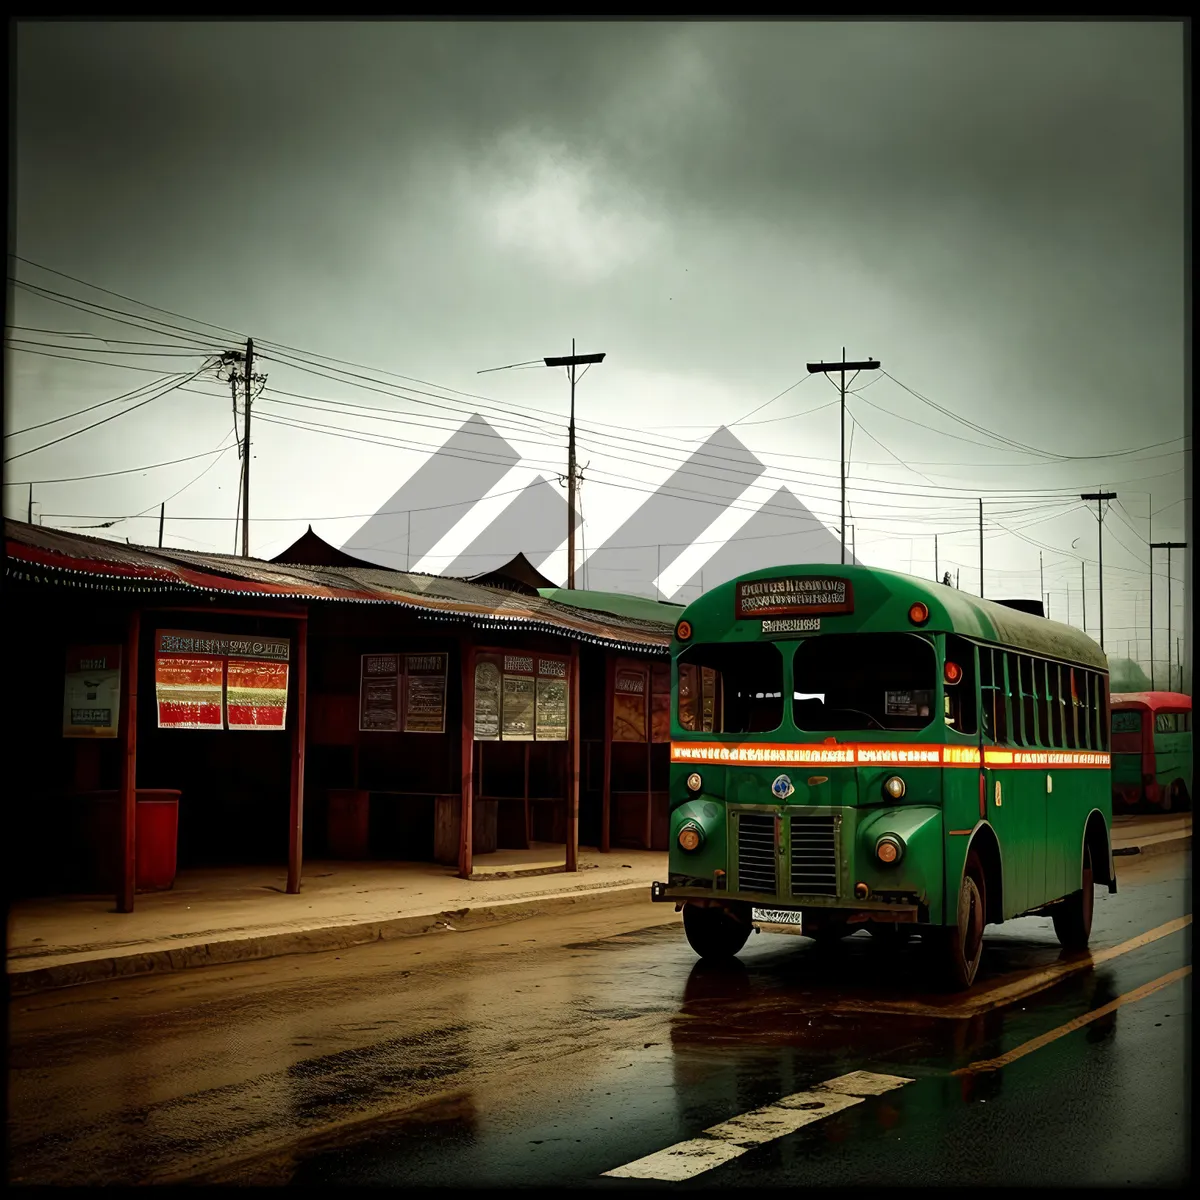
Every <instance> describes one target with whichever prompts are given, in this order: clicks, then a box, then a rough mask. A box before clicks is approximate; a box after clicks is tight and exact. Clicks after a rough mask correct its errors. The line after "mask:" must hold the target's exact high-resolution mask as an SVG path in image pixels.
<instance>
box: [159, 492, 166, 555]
mask: <svg viewBox="0 0 1200 1200" xmlns="http://www.w3.org/2000/svg"><path fill="white" fill-rule="evenodd" d="M166 520H167V502H166V501H165V500H164V501H163V502H162V503H161V504H160V505H159V506H158V548H159V549H160V550H161V549H162V539H163V525H164V524H165V523H166Z"/></svg>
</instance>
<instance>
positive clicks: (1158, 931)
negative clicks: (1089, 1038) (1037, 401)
mask: <svg viewBox="0 0 1200 1200" xmlns="http://www.w3.org/2000/svg"><path fill="white" fill-rule="evenodd" d="M1191 923H1192V914H1191V913H1185V914H1184V915H1183V916H1182V917H1176V918H1175V919H1174V920H1172V921H1167V922H1166V923H1165V924H1163V925H1159V926H1157V927H1156V928H1154V929H1148V930H1146V932H1145V933H1139V934H1137V936H1136V937H1131V938H1129V939H1128V940H1126V941H1124V942H1121V943H1119V944H1118V945H1116V946H1109V947H1107V948H1105V949H1103V950H1094V951H1093V952H1092V953H1091V954H1090V955H1088V956H1087V957H1085V958H1072V959H1067V960H1066V962H1056V963H1052V964H1051V965H1050V966H1048V967H1044V968H1043V969H1042V970H1040V971H1035V972H1034V973H1033V974H1032V975H1024V976H1022V977H1021V978H1019V979H1014V980H1011V981H1010V982H1008V983H1001V984H997V985H995V986H993V987H990V988H984V989H983V990H981V991H979V992H976V993H975V994H974V995H968V996H965V997H964V998H963V999H962V1000H961V1001H959V1002H958V1003H957V1004H945V1005H941V1004H924V1003H922V1002H920V1001H916V1000H914V1001H909V1000H881V1001H871V1000H861V1001H860V1000H851V1001H847V1002H844V1003H843V1004H842V1005H841V1006H840V1007H841V1008H843V1009H844V1010H845V1011H847V1012H850V1011H853V1012H892V1013H902V1014H905V1015H907V1016H920V1017H957V1018H962V1017H973V1016H977V1015H978V1014H979V1013H982V1012H990V1011H991V1010H992V1009H993V1008H1000V1007H1001V1006H1002V1005H1005V1004H1011V1003H1012V1002H1013V1001H1014V1000H1021V999H1024V998H1025V997H1026V996H1031V995H1033V994H1034V993H1035V992H1040V991H1044V990H1045V989H1046V988H1048V987H1052V986H1053V985H1054V984H1056V983H1058V982H1059V981H1060V980H1062V979H1065V978H1066V977H1067V976H1068V975H1074V974H1076V973H1077V972H1079V971H1084V970H1089V969H1091V968H1092V967H1098V966H1100V965H1101V964H1103V963H1106V962H1109V961H1111V960H1112V959H1114V958H1118V957H1120V956H1121V955H1122V954H1128V953H1129V952H1130V951H1131V950H1138V949H1140V948H1141V947H1142V946H1148V945H1150V943H1151V942H1157V941H1158V940H1159V939H1160V938H1165V937H1169V936H1170V935H1171V934H1173V933H1178V932H1179V931H1180V930H1181V929H1185V928H1187V926H1188V925H1190V924H1191Z"/></svg>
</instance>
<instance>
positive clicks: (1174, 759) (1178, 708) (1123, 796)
mask: <svg viewBox="0 0 1200 1200" xmlns="http://www.w3.org/2000/svg"><path fill="white" fill-rule="evenodd" d="M1112 787H1113V803H1114V806H1117V805H1120V806H1123V807H1125V808H1128V809H1133V810H1137V809H1142V808H1146V809H1149V810H1151V811H1155V810H1157V811H1159V812H1187V811H1189V810H1190V809H1191V807H1192V698H1191V696H1185V695H1184V694H1183V693H1182V692H1114V693H1113V695H1112Z"/></svg>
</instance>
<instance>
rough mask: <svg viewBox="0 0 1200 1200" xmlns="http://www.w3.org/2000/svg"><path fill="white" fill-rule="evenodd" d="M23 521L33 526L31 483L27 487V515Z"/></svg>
mask: <svg viewBox="0 0 1200 1200" xmlns="http://www.w3.org/2000/svg"><path fill="white" fill-rule="evenodd" d="M25 520H26V523H27V524H29V525H32V524H33V484H32V483H31V484H30V485H29V513H28V515H27V516H26V518H25Z"/></svg>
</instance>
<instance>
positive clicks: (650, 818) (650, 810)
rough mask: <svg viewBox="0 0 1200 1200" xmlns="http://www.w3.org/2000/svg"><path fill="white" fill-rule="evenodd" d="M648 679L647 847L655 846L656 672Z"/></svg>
mask: <svg viewBox="0 0 1200 1200" xmlns="http://www.w3.org/2000/svg"><path fill="white" fill-rule="evenodd" d="M645 679H646V849H647V850H650V849H652V848H653V846H652V843H653V841H654V799H653V792H652V790H651V784H652V783H653V770H654V768H653V761H652V760H653V755H654V742H653V740H652V739H651V734H652V733H653V724H654V714H653V713H652V712H651V711H650V710H651V708H652V707H653V704H654V692H653V690H652V689H653V687H654V674H653V671H652V670H651V671H647V672H646V675H645Z"/></svg>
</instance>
